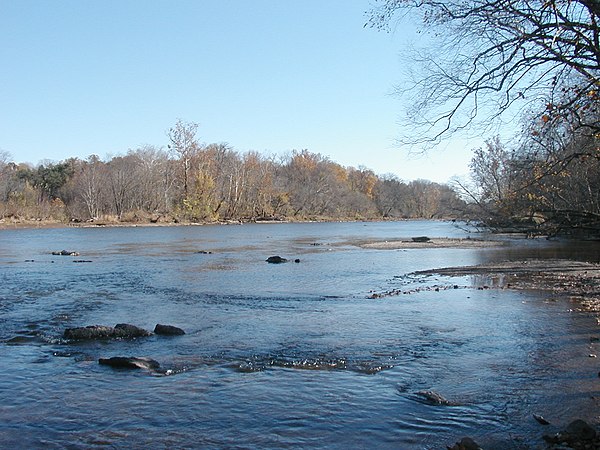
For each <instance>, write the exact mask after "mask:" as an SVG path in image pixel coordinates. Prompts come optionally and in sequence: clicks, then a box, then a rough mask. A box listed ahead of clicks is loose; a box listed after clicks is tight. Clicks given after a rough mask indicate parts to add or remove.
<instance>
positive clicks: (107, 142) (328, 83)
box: [0, 0, 473, 182]
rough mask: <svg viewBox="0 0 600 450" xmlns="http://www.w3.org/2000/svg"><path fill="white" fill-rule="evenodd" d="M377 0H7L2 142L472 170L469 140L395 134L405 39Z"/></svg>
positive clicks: (6, 146)
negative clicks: (175, 141)
mask: <svg viewBox="0 0 600 450" xmlns="http://www.w3.org/2000/svg"><path fill="white" fill-rule="evenodd" d="M370 5H371V1H370V0H252V1H247V0H53V1H46V0H0V60H1V61H2V65H1V67H2V69H1V70H0V104H1V105H2V106H1V107H0V150H4V151H7V152H9V153H10V154H11V155H12V159H13V160H15V161H17V162H30V163H33V164H37V163H38V162H40V161H43V160H51V161H60V160H63V159H66V158H68V157H73V156H76V157H81V158H85V157H87V156H88V155H91V154H97V155H99V156H100V157H107V156H110V155H117V154H123V153H125V152H127V150H128V149H135V148H138V147H140V146H142V145H144V144H151V145H156V146H166V143H167V137H166V132H167V130H168V129H169V127H171V126H172V125H173V124H174V123H175V122H176V120H177V119H178V118H181V119H182V120H184V121H191V122H197V123H198V124H199V138H200V140H201V141H202V142H204V143H213V142H228V143H229V144H230V145H232V146H233V147H234V148H235V149H236V150H238V151H240V152H245V151H248V150H256V151H259V152H262V153H265V154H284V153H286V152H289V151H291V150H293V149H298V150H300V149H308V150H309V151H312V152H315V153H321V154H323V155H325V156H328V157H330V158H331V159H332V160H334V161H336V162H338V163H340V164H342V165H344V166H354V167H357V166H359V165H363V166H366V167H368V168H371V169H373V170H374V171H375V172H376V173H378V174H383V173H394V174H396V175H398V176H400V177H401V178H403V179H405V180H412V179H417V178H426V179H430V180H434V181H441V182H444V181H446V180H448V178H450V177H451V176H453V175H455V174H462V173H466V172H467V171H468V169H467V163H468V161H469V158H470V151H469V150H470V149H471V148H472V147H473V145H472V144H470V143H468V144H464V143H461V142H454V143H450V144H449V145H448V146H447V148H445V149H436V150H433V151H431V152H430V153H429V154H428V155H427V156H426V157H422V158H415V157H410V156H409V155H408V150H407V149H403V148H401V147H398V146H397V145H396V143H395V138H396V137H397V136H399V131H398V125H399V123H400V122H401V121H402V110H403V105H402V104H401V103H400V100H399V99H398V98H396V97H393V96H392V95H390V93H391V92H392V91H393V88H394V86H395V85H398V84H401V83H402V79H401V73H402V70H401V61H400V57H399V55H400V54H401V52H402V49H403V46H404V45H406V44H407V42H409V41H410V39H411V38H412V33H409V32H408V31H406V32H405V31H404V30H401V29H399V30H397V31H396V32H395V33H391V34H387V33H383V32H378V31H375V30H373V29H370V28H368V27H367V28H364V27H363V25H364V24H365V22H366V21H367V17H366V15H365V12H366V11H368V10H369V9H370Z"/></svg>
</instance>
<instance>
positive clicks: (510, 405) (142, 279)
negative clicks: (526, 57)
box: [0, 222, 600, 448]
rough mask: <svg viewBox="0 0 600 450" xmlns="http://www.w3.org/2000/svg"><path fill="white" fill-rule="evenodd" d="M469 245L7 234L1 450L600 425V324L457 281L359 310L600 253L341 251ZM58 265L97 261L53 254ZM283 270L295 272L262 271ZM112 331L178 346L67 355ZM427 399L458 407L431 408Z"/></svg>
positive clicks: (444, 441) (410, 441) (219, 230)
mask: <svg viewBox="0 0 600 450" xmlns="http://www.w3.org/2000/svg"><path fill="white" fill-rule="evenodd" d="M465 233H466V232H465V231H462V230H459V229H458V228H455V227H453V226H452V225H451V224H448V223H441V222H402V223H366V224H363V223H352V224H348V223H344V224H336V223H330V224H289V225H288V224H277V225H244V226H206V227H172V228H113V229H53V230H14V231H8V230H4V231H1V232H0V239H1V240H0V266H1V267H2V270H1V271H0V325H1V326H0V341H1V344H0V360H1V361H2V365H0V380H1V381H0V391H1V392H2V394H3V398H4V399H5V401H4V402H3V403H4V405H3V408H2V409H1V410H0V444H2V447H15V448H17V447H18V448H25V447H29V448H31V447H35V448H39V447H49V448H63V447H69V448H80V447H81V448H89V447H95V446H109V447H113V448H130V447H135V448H142V447H148V448H171V447H174V448H181V447H196V448H206V447H210V448H285V447H315V448H361V447H367V446H370V447H372V446H376V447H377V448H444V446H445V445H448V444H452V443H453V442H455V441H456V440H458V439H459V438H460V437H462V436H465V435H470V436H473V437H475V438H476V440H477V441H478V442H480V443H482V444H485V445H484V447H485V448H523V446H530V447H533V448H536V447H537V446H540V445H541V441H540V440H539V436H540V435H541V431H542V430H540V429H539V425H538V424H537V423H536V422H535V421H534V420H533V419H532V414H533V413H536V414H541V415H543V416H544V417H546V418H547V419H549V420H550V421H551V422H553V423H555V424H557V425H560V424H564V422H567V421H569V420H570V419H572V418H574V417H581V418H584V419H587V420H593V419H594V412H595V410H596V409H595V408H596V407H597V405H595V403H594V402H595V400H594V399H593V398H592V396H598V392H597V390H598V389H597V375H596V374H597V372H598V368H597V365H596V364H595V363H596V360H594V359H593V358H589V356H588V355H589V354H590V353H593V352H595V351H596V350H597V349H596V348H595V347H596V346H598V345H600V343H596V342H592V341H590V337H591V336H596V335H597V331H596V329H595V325H594V321H593V320H592V319H591V318H590V317H587V316H586V315H585V314H583V313H577V312H572V311H570V309H571V308H570V305H569V304H568V303H567V302H566V301H562V300H559V301H552V302H548V301H547V300H548V299H547V298H546V297H545V296H544V295H543V294H534V293H515V292H509V291H500V290H485V291H478V290H473V289H465V288H464V287H466V285H467V284H468V283H464V280H457V283H460V286H461V289H449V290H438V291H436V290H435V289H431V290H421V291H420V292H417V293H414V294H412V295H405V296H395V297H386V298H379V299H369V298H368V296H369V293H370V292H371V291H372V290H376V291H377V290H379V291H385V290H390V289H397V288H402V289H404V288H405V287H406V288H407V289H408V288H410V287H409V286H404V285H403V283H406V282H407V281H406V278H405V277H403V275H404V274H407V273H409V272H413V271H416V270H424V269H430V268H434V267H443V266H458V265H471V264H477V263H482V262H491V261H499V260H504V259H510V258H514V259H522V258H526V257H535V258H540V257H555V256H560V257H561V258H574V259H576V258H579V259H583V260H588V261H594V260H595V259H594V258H597V255H598V252H597V248H596V247H594V246H593V245H592V244H589V243H588V244H587V245H585V246H576V245H574V244H566V243H552V242H547V241H538V240H534V241H525V240H518V241H510V240H509V244H510V245H508V246H505V247H499V248H486V249H469V250H461V249H426V250H418V249H411V250H388V251H385V250H365V249H360V248H358V247H356V246H353V245H350V244H349V242H352V241H355V240H356V241H359V240H360V241H365V240H371V239H372V240H392V239H401V238H406V237H410V236H420V235H428V236H432V237H433V236H435V237H438V236H439V237H464V236H465V235H466V234H465ZM341 243H343V245H340V244H341ZM63 249H66V250H74V251H78V252H79V253H80V256H79V257H77V259H85V260H90V261H92V262H91V263H88V264H75V263H74V262H73V259H75V258H73V257H66V256H55V255H51V252H52V251H60V250H63ZM272 255H281V256H283V257H285V258H288V259H291V260H293V259H296V258H298V259H300V260H301V262H300V263H299V264H295V263H287V264H279V265H272V264H267V263H266V262H265V260H266V258H267V257H269V256H272ZM26 261H29V262H26ZM494 282H497V283H499V284H501V283H503V280H500V279H498V280H495V281H494ZM423 283H425V284H426V283H427V281H423ZM121 322H125V323H133V324H135V325H138V326H141V327H144V328H147V329H152V328H153V327H154V325H155V324H156V323H168V324H173V325H176V326H179V327H181V328H183V329H185V330H186V332H187V334H186V335H184V336H178V337H161V336H151V337H149V338H143V339H136V340H131V341H127V340H124V341H105V342H81V343H72V342H67V341H65V340H64V339H62V332H63V331H64V329H65V328H67V327H74V326H84V325H90V324H106V325H114V324H116V323H121ZM111 356H146V357H151V358H153V359H155V360H157V361H159V362H160V364H161V368H162V370H161V371H160V372H147V371H143V370H141V371H134V372H132V371H124V370H114V369H111V368H109V367H106V366H101V365H99V364H98V363H97V360H98V358H100V357H103V358H104V357H111ZM165 374H169V375H170V376H164V375H165ZM424 390H433V391H436V392H439V393H440V394H441V395H443V396H444V397H445V398H447V399H449V400H451V402H450V404H448V405H435V404H430V403H428V402H423V401H422V398H421V397H420V396H419V395H417V393H418V392H419V391H424Z"/></svg>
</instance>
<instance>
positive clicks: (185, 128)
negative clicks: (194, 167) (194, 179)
mask: <svg viewBox="0 0 600 450" xmlns="http://www.w3.org/2000/svg"><path fill="white" fill-rule="evenodd" d="M197 131H198V124H197V123H194V122H187V123H186V122H183V121H182V120H181V119H179V120H177V123H176V124H175V126H174V127H173V128H171V129H169V133H168V136H169V142H170V144H169V146H168V147H169V149H171V150H173V151H174V152H175V153H176V154H177V155H178V156H179V159H180V161H181V165H182V167H183V175H182V177H183V195H184V199H187V198H188V194H189V182H190V168H191V160H192V157H193V156H194V154H195V153H196V152H197V151H198V149H199V147H200V144H199V143H198V140H197V138H196V133H197Z"/></svg>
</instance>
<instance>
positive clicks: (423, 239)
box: [412, 236, 431, 242]
mask: <svg viewBox="0 0 600 450" xmlns="http://www.w3.org/2000/svg"><path fill="white" fill-rule="evenodd" d="M430 240H431V239H430V238H428V237H427V236H417V237H414V238H412V241H413V242H429V241H430Z"/></svg>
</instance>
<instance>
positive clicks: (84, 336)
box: [63, 325, 115, 341]
mask: <svg viewBox="0 0 600 450" xmlns="http://www.w3.org/2000/svg"><path fill="white" fill-rule="evenodd" d="M114 333H115V329H114V328H113V327H107V326H104V325H88V326H87V327H77V328H67V329H66V330H65V332H64V334H63V336H64V337H65V339H74V340H78V341H83V340H90V339H111V338H113V337H114Z"/></svg>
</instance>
